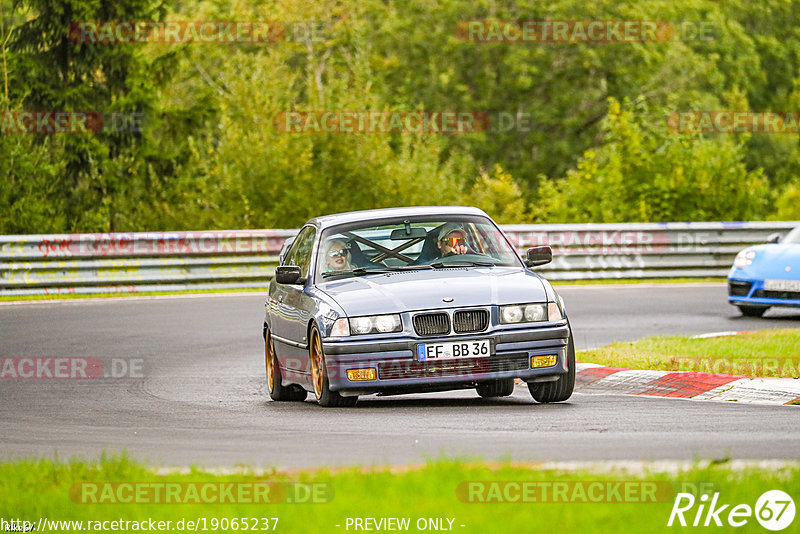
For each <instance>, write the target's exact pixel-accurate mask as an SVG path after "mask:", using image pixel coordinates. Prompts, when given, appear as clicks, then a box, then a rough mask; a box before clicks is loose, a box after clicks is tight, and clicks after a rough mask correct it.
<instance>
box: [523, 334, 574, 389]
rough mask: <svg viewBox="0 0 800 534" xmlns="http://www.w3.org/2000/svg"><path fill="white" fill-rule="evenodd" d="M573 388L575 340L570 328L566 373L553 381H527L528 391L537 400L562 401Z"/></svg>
mask: <svg viewBox="0 0 800 534" xmlns="http://www.w3.org/2000/svg"><path fill="white" fill-rule="evenodd" d="M574 389H575V342H574V340H573V339H572V329H570V332H569V342H568V343H567V373H566V374H564V375H561V376H560V377H559V379H558V380H556V381H555V382H540V383H535V382H534V383H529V384H528V391H530V392H531V396H532V397H533V398H534V400H536V401H537V402H542V403H544V402H563V401H565V400H567V399H568V398H570V397H571V396H572V391H573V390H574Z"/></svg>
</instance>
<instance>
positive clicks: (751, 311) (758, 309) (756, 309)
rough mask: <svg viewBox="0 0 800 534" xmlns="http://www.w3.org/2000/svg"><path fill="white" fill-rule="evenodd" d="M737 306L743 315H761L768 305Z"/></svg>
mask: <svg viewBox="0 0 800 534" xmlns="http://www.w3.org/2000/svg"><path fill="white" fill-rule="evenodd" d="M738 308H739V311H740V312H742V315H744V316H745V317H761V316H762V315H764V312H765V311H767V310H768V309H769V306H738Z"/></svg>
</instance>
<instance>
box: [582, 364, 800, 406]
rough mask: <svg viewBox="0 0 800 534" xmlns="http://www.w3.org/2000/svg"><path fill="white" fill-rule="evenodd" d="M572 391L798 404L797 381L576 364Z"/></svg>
mask: <svg viewBox="0 0 800 534" xmlns="http://www.w3.org/2000/svg"><path fill="white" fill-rule="evenodd" d="M575 371H576V372H575V390H576V391H579V392H580V393H606V394H608V393H621V394H628V395H644V396H652V397H676V398H684V399H693V400H716V401H736V402H741V403H745V404H792V403H795V402H800V379H796V378H747V377H744V376H738V375H723V374H717V373H694V372H688V371H638V370H635V369H625V368H622V367H604V366H602V365H597V364H593V363H578V364H577V365H576V368H575Z"/></svg>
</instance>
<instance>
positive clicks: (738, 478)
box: [0, 457, 800, 534]
mask: <svg viewBox="0 0 800 534" xmlns="http://www.w3.org/2000/svg"><path fill="white" fill-rule="evenodd" d="M263 481H270V482H280V483H287V482H301V483H303V484H316V485H317V486H316V487H325V488H327V489H328V490H329V492H330V495H332V498H331V499H322V500H324V501H326V502H318V503H309V504H288V503H275V504H230V503H227V504H203V505H198V504H152V503H149V504H141V503H138V504H136V503H134V504H83V503H80V497H79V495H80V494H79V493H75V490H73V497H71V496H70V489H71V488H73V485H74V484H78V483H81V482H95V483H96V482H137V483H143V482H144V483H146V482H167V483H171V482H182V483H186V482H193V483H211V482H214V483H219V482H263ZM471 481H472V482H474V481H481V482H494V481H517V482H528V483H536V482H538V483H554V482H558V483H563V482H569V483H575V482H577V483H581V482H612V483H614V482H627V483H629V484H632V485H634V486H636V485H637V484H638V483H641V482H648V483H654V484H655V485H656V486H657V487H658V490H657V491H656V492H654V493H651V495H653V496H654V497H655V499H653V500H655V501H656V502H640V501H641V499H638V498H634V499H633V500H632V502H586V501H587V500H589V499H588V498H587V499H585V500H582V499H580V498H578V499H576V500H572V501H571V502H555V503H554V502H545V503H542V502H510V503H509V502H504V503H498V502H489V503H475V502H465V500H466V499H467V496H468V493H467V492H466V491H465V490H464V488H465V487H466V486H465V484H466V483H468V482H471ZM76 487H77V486H76ZM304 487H307V486H304ZM540 487H541V486H540ZM551 487H552V486H551ZM571 487H572V488H574V487H575V486H571ZM581 487H582V488H586V487H587V486H586V485H585V484H584V485H582V486H581ZM459 488H461V489H459ZM798 488H800V464H796V463H792V464H789V465H786V466H784V467H778V468H771V469H763V468H762V469H757V468H755V467H753V468H746V469H743V470H741V469H737V470H733V469H731V468H730V467H729V466H728V464H727V463H726V462H725V461H724V460H723V461H721V462H711V463H708V464H706V465H700V464H696V465H695V466H694V467H692V468H689V469H686V470H684V471H681V472H679V473H677V474H668V473H666V472H656V471H647V470H646V471H644V472H637V474H631V473H630V472H625V471H618V470H617V471H609V470H605V469H604V470H596V471H590V470H586V469H582V470H553V469H549V470H545V469H542V468H541V467H540V466H537V465H515V464H510V463H504V464H485V463H481V462H472V463H470V462H459V461H455V460H438V461H434V462H430V463H428V464H427V465H425V466H422V467H417V468H400V469H383V470H380V469H378V470H362V469H340V470H336V471H330V470H317V471H304V472H303V471H300V472H277V471H276V472H270V473H268V474H267V475H263V474H254V473H253V472H252V471H249V470H247V469H244V470H243V471H242V473H241V474H236V475H225V476H220V475H212V474H208V473H204V472H200V471H193V472H191V473H189V474H180V475H179V474H169V475H158V474H156V473H155V472H154V471H152V470H150V469H148V468H146V467H145V466H143V465H140V464H137V463H135V462H133V461H130V460H128V459H126V458H124V457H122V458H104V459H103V460H101V462H99V463H83V462H78V461H72V462H68V463H53V462H51V461H47V460H41V461H22V462H16V463H4V464H0V517H3V518H6V519H8V518H21V519H24V520H27V521H31V522H33V523H37V522H38V520H39V518H40V517H46V518H48V519H50V520H83V521H89V520H91V521H105V520H119V519H122V520H144V519H148V518H152V519H154V520H156V521H158V520H161V521H167V520H169V521H172V522H173V524H174V523H175V522H177V521H178V520H180V519H181V518H186V519H190V520H197V519H198V518H205V519H206V522H207V523H206V524H207V525H208V526H210V521H211V520H212V518H217V519H219V518H241V517H245V518H261V517H270V518H271V517H277V518H279V522H278V525H277V529H276V530H277V531H279V532H286V533H306V532H309V533H321V532H348V531H349V532H353V531H354V530H353V528H352V527H351V528H350V529H349V530H346V529H345V525H346V519H347V518H348V517H349V518H353V517H373V518H381V517H409V518H411V528H409V531H411V532H418V530H417V529H416V525H415V522H416V520H417V519H418V518H454V519H455V521H454V522H453V530H454V531H455V532H462V533H481V534H484V533H487V532H503V533H504V534H505V533H509V534H511V533H516V532H520V533H529V532H538V531H543V532H548V531H550V532H592V533H605V532H608V533H618V532H626V533H646V534H652V533H657V532H675V530H676V529H677V530H680V527H676V526H673V527H671V528H670V527H667V526H666V524H667V520H668V518H669V515H670V511H671V510H672V506H673V503H674V498H675V496H676V494H677V492H681V491H683V492H689V493H694V494H697V495H699V494H702V493H710V494H713V492H719V493H720V502H722V503H733V504H740V503H742V504H748V505H750V506H751V507H752V506H754V505H755V503H756V501H757V499H758V497H759V496H760V495H761V494H762V493H764V492H765V491H767V490H772V489H782V490H784V491H786V492H788V493H789V494H794V495H795V496H796V495H797V490H798ZM477 495H479V496H481V495H482V496H483V497H488V496H489V495H490V494H488V493H484V492H483V491H482V490H481V491H479V492H478V493H477ZM496 495H497V494H496ZM500 495H502V494H500ZM539 495H541V493H539ZM569 495H575V496H577V497H579V496H580V494H579V493H574V492H573V491H572V489H571V490H570V492H569ZM501 498H502V497H501ZM73 499H75V500H73ZM76 500H77V502H76ZM569 500H570V499H569V498H568V501H569ZM495 501H496V499H495ZM696 509H697V506H695V507H694V508H693V509H692V512H691V513H687V514H686V517H687V519H688V520H689V521H690V522H691V521H692V520H693V518H694V512H695V511H696ZM723 519H724V515H723ZM798 521H800V520H798V519H796V520H795V524H797V522H798ZM336 525H341V527H336ZM445 525H447V522H445ZM460 525H464V527H461V526H460ZM690 528H691V527H690ZM728 528H730V527H728ZM230 530H231V529H229V530H228V531H230ZM717 530H719V529H717ZM736 530H737V532H763V529H762V528H761V526H760V525H759V524H758V523H757V522H756V520H755V518H752V517H751V518H750V519H749V521H748V524H747V525H745V526H744V527H742V528H738V529H736ZM56 531H58V530H56ZM61 531H64V530H61ZM172 531H174V530H172ZM199 531H201V532H202V531H203V529H202V528H200V529H199ZM209 531H212V532H213V530H211V529H209ZM720 531H726V532H727V531H728V530H726V529H722V530H720ZM789 531H791V529H789ZM787 532H788V531H787Z"/></svg>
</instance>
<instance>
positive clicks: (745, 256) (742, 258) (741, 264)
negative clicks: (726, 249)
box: [733, 249, 756, 269]
mask: <svg viewBox="0 0 800 534" xmlns="http://www.w3.org/2000/svg"><path fill="white" fill-rule="evenodd" d="M755 257H756V251H755V250H747V249H745V250H742V251H741V252H739V253H738V254H737V255H736V258H734V260H733V265H734V266H736V267H738V268H739V269H744V268H745V267H747V266H748V265H752V263H753V260H754V259H755Z"/></svg>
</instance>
